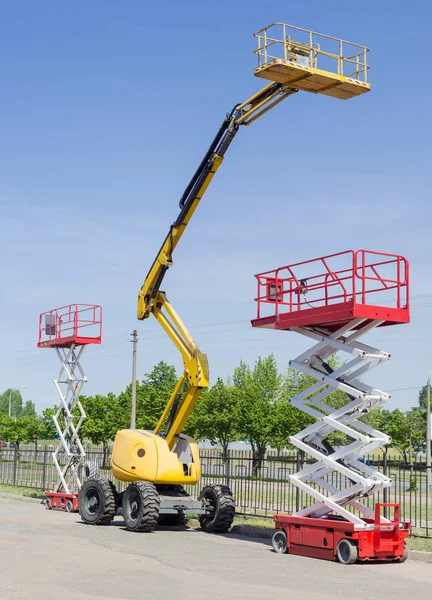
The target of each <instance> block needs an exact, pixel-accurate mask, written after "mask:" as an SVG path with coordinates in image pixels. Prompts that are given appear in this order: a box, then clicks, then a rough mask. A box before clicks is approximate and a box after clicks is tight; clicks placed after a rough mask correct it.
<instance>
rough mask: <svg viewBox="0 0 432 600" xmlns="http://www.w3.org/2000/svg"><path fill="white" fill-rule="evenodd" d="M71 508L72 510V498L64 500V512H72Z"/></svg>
mask: <svg viewBox="0 0 432 600" xmlns="http://www.w3.org/2000/svg"><path fill="white" fill-rule="evenodd" d="M73 510H74V505H73V502H72V500H68V501H67V502H66V512H68V513H71V512H73Z"/></svg>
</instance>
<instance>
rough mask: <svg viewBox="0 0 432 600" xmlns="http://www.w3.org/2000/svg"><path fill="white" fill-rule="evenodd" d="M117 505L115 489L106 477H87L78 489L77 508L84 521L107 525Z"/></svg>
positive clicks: (90, 523) (91, 523) (112, 517)
mask: <svg viewBox="0 0 432 600" xmlns="http://www.w3.org/2000/svg"><path fill="white" fill-rule="evenodd" d="M117 507H118V494H117V490H116V488H115V486H114V484H113V483H112V481H108V479H89V480H88V481H86V482H85V484H84V485H83V486H82V487H81V489H80V491H79V496H78V510H79V514H80V516H81V519H82V520H83V521H84V523H88V524H89V525H109V524H110V523H111V521H112V520H113V519H114V517H115V514H116V512H117Z"/></svg>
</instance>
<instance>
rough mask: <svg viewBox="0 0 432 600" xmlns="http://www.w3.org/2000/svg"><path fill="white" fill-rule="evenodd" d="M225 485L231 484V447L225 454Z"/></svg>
mask: <svg viewBox="0 0 432 600" xmlns="http://www.w3.org/2000/svg"><path fill="white" fill-rule="evenodd" d="M225 485H226V486H227V487H230V486H231V450H230V449H229V448H228V449H227V451H226V454H225Z"/></svg>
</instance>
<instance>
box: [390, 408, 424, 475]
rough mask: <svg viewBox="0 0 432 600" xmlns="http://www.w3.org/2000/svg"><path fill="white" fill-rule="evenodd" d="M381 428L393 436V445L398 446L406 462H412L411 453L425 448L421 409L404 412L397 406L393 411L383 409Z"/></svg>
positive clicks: (393, 446)
mask: <svg viewBox="0 0 432 600" xmlns="http://www.w3.org/2000/svg"><path fill="white" fill-rule="evenodd" d="M381 419H382V421H381V423H380V429H381V431H383V432H384V433H386V434H387V435H389V436H390V437H391V447H392V448H397V449H398V450H399V452H400V453H401V454H402V455H403V457H404V461H405V463H406V464H409V463H410V462H411V459H412V456H411V453H412V452H414V453H415V454H417V453H418V452H420V451H421V450H423V449H424V441H425V431H424V430H425V423H424V418H423V415H422V411H420V410H418V409H417V410H412V411H410V412H408V413H406V414H405V413H403V412H402V411H401V410H399V409H398V408H396V409H395V410H393V411H391V412H390V411H388V410H382V411H381Z"/></svg>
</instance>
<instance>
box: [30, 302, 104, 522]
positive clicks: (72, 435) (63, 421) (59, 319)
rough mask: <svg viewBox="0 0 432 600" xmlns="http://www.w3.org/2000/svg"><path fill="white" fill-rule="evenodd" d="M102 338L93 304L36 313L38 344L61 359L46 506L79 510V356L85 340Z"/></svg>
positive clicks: (82, 455)
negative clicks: (54, 476) (51, 484)
mask: <svg viewBox="0 0 432 600" xmlns="http://www.w3.org/2000/svg"><path fill="white" fill-rule="evenodd" d="M101 341H102V308H101V307H100V306H98V305H95V304H70V305H69V306H62V307H61V308H56V309H54V310H50V311H49V312H45V313H42V314H41V315H40V317H39V339H38V348H54V349H55V350H56V353H57V356H58V358H59V360H60V363H61V368H60V373H59V375H58V377H57V379H54V385H55V386H56V389H57V392H58V394H59V396H60V404H59V405H58V409H57V412H56V414H55V415H54V416H53V420H54V425H55V428H56V430H57V434H58V438H59V441H58V444H57V447H56V449H55V451H54V452H53V454H52V457H53V461H54V465H55V467H56V470H57V473H58V481H57V484H56V486H55V488H54V490H53V491H48V492H45V493H46V496H47V499H46V507H47V508H48V509H51V508H62V509H64V510H67V511H68V512H76V511H78V491H79V488H80V487H81V480H80V470H81V467H82V466H83V465H84V460H85V452H84V448H83V446H82V443H81V440H80V437H79V430H80V427H81V425H82V422H83V421H84V419H85V417H86V415H85V412H84V409H83V407H82V405H81V402H80V399H79V395H80V393H81V389H82V387H83V385H84V383H85V382H86V381H87V378H86V376H85V374H84V371H83V368H82V366H81V358H82V354H83V352H84V349H85V347H86V346H87V345H88V344H100V343H101Z"/></svg>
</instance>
